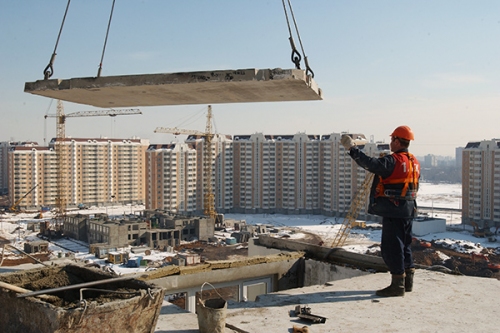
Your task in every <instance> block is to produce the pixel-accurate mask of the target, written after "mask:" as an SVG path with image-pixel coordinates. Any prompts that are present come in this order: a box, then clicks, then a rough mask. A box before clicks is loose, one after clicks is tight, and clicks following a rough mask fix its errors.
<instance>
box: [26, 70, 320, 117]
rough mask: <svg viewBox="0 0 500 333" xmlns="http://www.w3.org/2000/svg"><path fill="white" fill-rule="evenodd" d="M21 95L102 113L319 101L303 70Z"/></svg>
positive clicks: (36, 87) (44, 87)
mask: <svg viewBox="0 0 500 333" xmlns="http://www.w3.org/2000/svg"><path fill="white" fill-rule="evenodd" d="M24 91H25V92H28V93H31V94H34V95H40V96H45V97H50V98H55V99H60V100H63V101H68V102H73V103H78V104H87V105H93V106H96V107H102V108H113V107H133V106H159V105H186V104H218V103H254V102H284V101H313V100H321V99H322V96H321V89H319V88H318V86H317V84H316V83H315V81H314V80H313V79H312V78H311V77H310V76H308V75H306V73H305V70H301V69H280V68H277V69H255V68H250V69H237V70H218V71H204V72H186V73H165V74H142V75H124V76H107V77H88V78H73V79H68V80H60V79H52V80H39V81H35V82H26V84H25V86H24Z"/></svg>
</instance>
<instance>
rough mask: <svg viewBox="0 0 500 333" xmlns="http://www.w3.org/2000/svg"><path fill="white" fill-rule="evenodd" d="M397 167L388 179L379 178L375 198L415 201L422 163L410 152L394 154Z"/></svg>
mask: <svg viewBox="0 0 500 333" xmlns="http://www.w3.org/2000/svg"><path fill="white" fill-rule="evenodd" d="M392 156H393V157H394V159H395V162H396V165H395V166H394V171H393V172H392V174H391V175H390V176H389V177H387V178H382V177H380V176H379V182H378V184H377V188H376V189H375V198H377V197H387V198H391V199H403V200H415V199H416V198H417V190H418V179H419V178H420V163H419V162H418V161H417V159H416V158H415V156H413V155H412V154H410V153H408V152H400V153H394V154H392Z"/></svg>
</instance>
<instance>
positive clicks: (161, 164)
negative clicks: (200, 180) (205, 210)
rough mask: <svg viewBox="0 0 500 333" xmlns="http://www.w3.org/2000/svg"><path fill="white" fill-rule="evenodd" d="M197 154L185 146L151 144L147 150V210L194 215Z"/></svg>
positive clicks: (179, 144) (189, 145)
mask: <svg viewBox="0 0 500 333" xmlns="http://www.w3.org/2000/svg"><path fill="white" fill-rule="evenodd" d="M196 156H197V151H196V148H195V145H193V144H187V143H180V142H177V143H172V144H151V145H149V147H148V149H147V151H146V158H145V159H146V185H147V191H146V202H145V204H146V209H161V210H167V211H172V212H182V213H193V214H194V213H195V212H196V211H197V210H198V205H197V193H198V190H199V189H198V187H197V178H196V175H197V166H198V160H197V157H196Z"/></svg>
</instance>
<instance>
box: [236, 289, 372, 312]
mask: <svg viewBox="0 0 500 333" xmlns="http://www.w3.org/2000/svg"><path fill="white" fill-rule="evenodd" d="M378 298H379V297H378V296H376V295H375V290H343V291H325V292H313V293H304V294H300V295H289V294H280V293H272V294H264V295H260V296H257V298H256V299H255V302H234V301H229V302H228V308H231V309H239V308H258V307H273V306H283V305H287V304H290V305H299V304H308V305H311V304H318V303H336V302H353V301H354V302H357V301H372V302H374V301H376V300H377V299H378Z"/></svg>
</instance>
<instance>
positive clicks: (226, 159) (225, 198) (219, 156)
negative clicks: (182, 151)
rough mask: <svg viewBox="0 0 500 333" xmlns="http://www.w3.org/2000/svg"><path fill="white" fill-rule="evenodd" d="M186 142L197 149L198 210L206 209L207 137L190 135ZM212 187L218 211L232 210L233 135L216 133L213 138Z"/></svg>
mask: <svg viewBox="0 0 500 333" xmlns="http://www.w3.org/2000/svg"><path fill="white" fill-rule="evenodd" d="M185 142H186V143H190V144H192V145H193V147H194V149H195V150H196V160H197V161H198V163H197V168H196V179H197V181H196V189H197V191H196V194H197V195H196V211H197V213H199V214H201V213H203V211H204V204H205V195H206V188H205V187H206V180H205V177H206V175H205V169H204V168H205V161H206V160H207V159H206V157H205V154H206V153H205V138H204V137H202V136H199V135H189V136H188V137H187V138H186V141H185ZM211 142H212V147H211V148H212V149H211V154H212V156H211V160H212V168H211V169H212V174H211V177H210V178H211V187H212V192H213V194H214V205H215V209H216V210H217V211H218V212H221V213H223V212H228V211H231V209H232V207H233V140H232V138H231V136H228V135H222V134H215V135H214V136H213V138H212V141H211Z"/></svg>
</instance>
